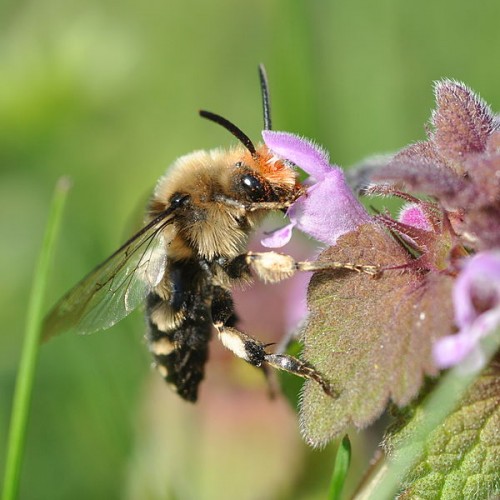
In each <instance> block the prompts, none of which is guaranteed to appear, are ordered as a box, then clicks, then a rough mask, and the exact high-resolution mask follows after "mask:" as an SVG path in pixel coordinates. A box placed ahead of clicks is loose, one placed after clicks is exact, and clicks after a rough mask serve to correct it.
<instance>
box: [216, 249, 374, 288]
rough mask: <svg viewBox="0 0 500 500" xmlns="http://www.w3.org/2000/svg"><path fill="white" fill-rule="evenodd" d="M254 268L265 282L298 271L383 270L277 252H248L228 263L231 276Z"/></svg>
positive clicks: (289, 276)
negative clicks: (301, 257)
mask: <svg viewBox="0 0 500 500" xmlns="http://www.w3.org/2000/svg"><path fill="white" fill-rule="evenodd" d="M250 269H252V270H253V271H254V272H255V273H256V275H257V276H258V277H259V278H260V279H261V280H262V281H264V282H267V283H276V282H278V281H281V280H284V279H288V278H291V277H292V276H293V275H294V274H295V273H296V272H297V271H310V272H315V271H324V270H332V269H347V270H350V271H355V272H358V273H366V274H369V275H372V276H375V275H377V274H379V273H380V272H381V270H380V267H379V266H371V265H363V264H352V263H349V262H336V261H326V260H325V261H320V260H316V261H296V260H295V259H294V258H293V257H291V256H290V255H285V254H281V253H277V252H248V253H246V254H242V255H238V257H236V258H235V259H233V260H232V261H231V262H229V263H228V264H227V265H226V270H227V273H228V274H229V276H231V277H235V278H236V277H240V276H242V275H244V274H248V273H249V271H250Z"/></svg>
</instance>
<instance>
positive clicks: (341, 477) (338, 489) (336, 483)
mask: <svg viewBox="0 0 500 500" xmlns="http://www.w3.org/2000/svg"><path fill="white" fill-rule="evenodd" d="M350 463H351V441H350V440H349V436H348V435H347V434H346V435H345V436H344V437H343V438H342V441H341V442H340V444H339V447H338V449H337V454H336V456H335V467H334V469H333V474H332V480H331V482H330V491H329V493H328V498H329V500H338V499H339V498H340V496H341V494H342V489H343V488H344V483H345V478H346V476H347V471H348V470H349V465H350Z"/></svg>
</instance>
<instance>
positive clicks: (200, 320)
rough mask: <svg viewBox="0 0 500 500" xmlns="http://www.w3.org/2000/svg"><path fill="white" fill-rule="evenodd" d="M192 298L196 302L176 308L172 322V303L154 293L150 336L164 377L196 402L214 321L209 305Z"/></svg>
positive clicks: (150, 298) (149, 301) (149, 313)
mask: <svg viewBox="0 0 500 500" xmlns="http://www.w3.org/2000/svg"><path fill="white" fill-rule="evenodd" d="M190 298H192V300H193V303H191V304H190V307H189V308H188V309H186V308H182V310H181V311H179V312H177V313H176V321H175V322H173V321H171V316H172V311H171V306H170V304H169V303H168V302H166V301H164V300H163V299H162V298H161V297H159V296H158V295H157V294H155V293H151V294H150V295H149V296H148V299H147V311H146V314H147V321H148V326H149V331H148V334H147V340H148V342H149V350H150V352H151V354H152V355H153V359H154V362H155V365H156V367H157V369H158V371H159V372H160V374H161V375H162V376H163V378H164V379H165V381H166V382H167V383H168V384H169V385H171V386H172V387H173V389H174V390H175V391H176V392H177V393H178V394H179V395H180V396H181V397H182V398H184V399H186V400H187V401H192V402H195V401H196V399H197V397H198V386H199V384H200V382H201V381H202V380H203V377H204V371H205V363H206V361H207V358H208V341H209V340H210V332H211V321H210V315H209V314H208V311H207V310H206V309H207V307H206V305H205V304H204V303H203V302H202V301H201V300H199V299H197V298H196V297H195V296H190ZM165 316H167V317H166V318H165Z"/></svg>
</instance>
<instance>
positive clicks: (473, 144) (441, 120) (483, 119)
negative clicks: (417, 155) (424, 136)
mask: <svg viewBox="0 0 500 500" xmlns="http://www.w3.org/2000/svg"><path fill="white" fill-rule="evenodd" d="M436 102H437V109H436V111H434V113H433V115H432V122H433V124H434V127H435V132H434V134H433V137H432V138H433V141H434V144H435V145H436V147H437V149H438V150H439V152H440V153H441V154H442V155H443V156H444V157H445V158H447V159H450V160H451V161H456V162H462V160H463V158H464V154H467V153H479V152H482V151H484V150H485V148H486V143H487V140H488V136H489V135H490V134H491V132H492V130H493V128H494V122H493V113H492V112H491V110H490V108H489V106H488V105H487V104H486V103H484V102H483V101H482V100H481V99H480V98H479V97H478V96H476V94H474V92H472V90H470V89H469V88H467V87H466V86H465V85H464V84H462V83H458V82H454V81H451V80H443V81H441V82H438V84H437V85H436Z"/></svg>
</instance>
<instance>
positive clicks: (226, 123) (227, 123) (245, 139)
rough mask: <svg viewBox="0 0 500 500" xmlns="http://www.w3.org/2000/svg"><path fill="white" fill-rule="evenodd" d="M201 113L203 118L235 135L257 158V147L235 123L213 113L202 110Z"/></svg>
mask: <svg viewBox="0 0 500 500" xmlns="http://www.w3.org/2000/svg"><path fill="white" fill-rule="evenodd" d="M199 113H200V116H201V117H203V118H206V119H207V120H210V121H212V122H215V123H218V124H219V125H222V126H223V127H224V128H225V129H226V130H228V131H229V132H231V134H233V135H234V136H235V137H236V138H237V139H238V140H239V141H240V142H241V143H242V144H243V146H245V147H246V148H247V149H248V151H250V153H251V154H252V156H257V151H256V149H255V146H254V145H253V142H252V141H251V140H250V138H249V137H248V136H247V135H246V134H245V133H244V132H243V131H241V130H240V129H239V128H238V127H237V126H236V125H235V124H234V123H231V122H230V121H229V120H227V119H226V118H223V117H222V116H220V115H217V114H215V113H212V112H211V111H205V110H203V109H201V110H200V111H199Z"/></svg>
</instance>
